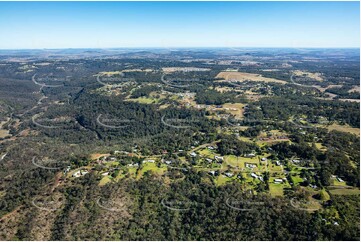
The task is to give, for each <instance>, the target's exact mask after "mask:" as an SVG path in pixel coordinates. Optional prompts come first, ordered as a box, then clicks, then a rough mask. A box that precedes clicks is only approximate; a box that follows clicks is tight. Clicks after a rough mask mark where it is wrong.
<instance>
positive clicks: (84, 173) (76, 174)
mask: <svg viewBox="0 0 361 242" xmlns="http://www.w3.org/2000/svg"><path fill="white" fill-rule="evenodd" d="M88 173H89V172H88V171H86V170H79V171H77V172H75V173H74V174H73V177H81V176H84V175H86V174H88Z"/></svg>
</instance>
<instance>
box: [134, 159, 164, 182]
mask: <svg viewBox="0 0 361 242" xmlns="http://www.w3.org/2000/svg"><path fill="white" fill-rule="evenodd" d="M166 170H167V166H165V165H162V166H161V167H158V166H157V164H156V163H145V164H143V167H142V169H141V170H140V171H139V173H138V176H137V179H140V178H141V177H142V176H143V174H144V173H145V172H147V171H152V172H153V173H155V174H159V175H162V174H164V173H165V172H166Z"/></svg>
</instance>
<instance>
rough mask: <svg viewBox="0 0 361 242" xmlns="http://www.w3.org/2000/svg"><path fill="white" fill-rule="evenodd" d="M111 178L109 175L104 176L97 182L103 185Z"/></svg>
mask: <svg viewBox="0 0 361 242" xmlns="http://www.w3.org/2000/svg"><path fill="white" fill-rule="evenodd" d="M111 181H112V179H111V177H110V176H104V177H103V178H102V179H101V180H100V182H99V186H104V185H105V184H107V183H108V182H111Z"/></svg>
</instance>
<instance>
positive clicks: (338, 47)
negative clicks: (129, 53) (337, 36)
mask: <svg viewBox="0 0 361 242" xmlns="http://www.w3.org/2000/svg"><path fill="white" fill-rule="evenodd" d="M174 48H177V49H196V48H197V49H216V48H217V49H219V48H222V49H234V48H240V49H247V48H254V49H360V46H358V47H354V46H331V47H318V46H315V47H302V46H301V47H294V46H293V47H289V46H283V47H281V46H275V47H272V46H263V47H260V46H232V47H227V46H208V47H204V46H188V47H187V46H172V47H161V46H153V47H149V46H144V47H142V46H136V47H56V48H0V51H2V50H69V49H74V50H77V49H78V50H82V49H83V50H85V49H98V50H107V49H174Z"/></svg>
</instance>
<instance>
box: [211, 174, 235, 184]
mask: <svg viewBox="0 0 361 242" xmlns="http://www.w3.org/2000/svg"><path fill="white" fill-rule="evenodd" d="M232 180H233V179H232V178H229V177H226V176H224V175H219V176H218V177H217V178H216V179H215V183H216V185H217V186H221V185H225V184H226V183H227V182H231V181H232Z"/></svg>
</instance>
